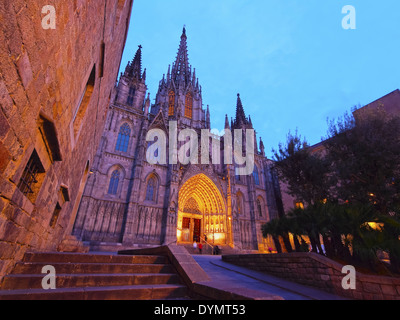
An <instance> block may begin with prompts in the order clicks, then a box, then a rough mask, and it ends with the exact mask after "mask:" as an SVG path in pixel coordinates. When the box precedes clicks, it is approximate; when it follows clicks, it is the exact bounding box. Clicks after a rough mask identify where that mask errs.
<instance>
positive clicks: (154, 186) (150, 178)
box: [144, 171, 160, 203]
mask: <svg viewBox="0 0 400 320" xmlns="http://www.w3.org/2000/svg"><path fill="white" fill-rule="evenodd" d="M145 187H146V189H145V190H146V193H145V198H144V200H145V201H148V202H153V203H157V200H158V191H159V187H160V177H159V176H158V174H157V173H155V172H154V171H153V172H151V173H149V174H148V175H147V177H146V179H145Z"/></svg>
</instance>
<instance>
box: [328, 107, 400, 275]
mask: <svg viewBox="0 0 400 320" xmlns="http://www.w3.org/2000/svg"><path fill="white" fill-rule="evenodd" d="M353 114H354V115H355V116H354V117H352V116H350V115H348V114H346V115H345V116H344V117H343V118H341V119H339V120H338V121H336V122H335V121H331V123H330V125H329V130H328V139H327V140H326V141H325V143H324V145H325V148H326V151H327V155H326V158H327V159H329V161H330V162H331V163H332V174H333V175H334V176H336V177H337V178H338V183H337V184H336V185H335V186H334V187H333V190H334V194H335V196H336V198H337V200H338V201H345V202H346V203H348V204H351V205H355V206H360V205H361V206H362V205H365V204H371V205H372V206H373V209H374V210H376V211H377V213H378V214H379V215H381V216H383V217H388V218H387V219H388V221H387V226H386V227H385V230H384V231H383V232H384V234H385V242H386V243H387V244H388V245H387V246H386V247H387V250H389V254H390V261H391V266H392V269H393V270H394V271H397V272H400V249H399V248H400V241H399V235H400V231H399V228H397V227H395V225H396V221H397V220H398V219H399V217H398V215H399V212H400V210H399V208H400V134H399V133H400V118H399V117H398V116H394V115H390V114H387V113H386V112H385V110H384V109H383V108H381V107H379V108H377V109H371V110H368V109H365V108H363V109H362V110H358V112H353ZM390 215H392V217H391V218H389V216H390ZM357 241H358V240H357V239H356V242H357ZM365 243H366V242H365V241H364V244H365ZM358 254H360V253H358ZM356 255H357V252H356Z"/></svg>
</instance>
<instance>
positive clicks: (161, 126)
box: [73, 28, 281, 251]
mask: <svg viewBox="0 0 400 320" xmlns="http://www.w3.org/2000/svg"><path fill="white" fill-rule="evenodd" d="M210 118H211V110H210V108H209V107H208V106H207V108H206V109H203V100H202V88H201V86H200V84H199V79H198V78H197V77H196V70H195V69H192V67H191V65H190V64H189V61H188V51H187V35H186V30H185V28H184V29H183V33H182V36H181V39H180V44H179V49H178V54H177V57H176V60H175V61H174V63H173V64H172V67H171V66H169V67H168V72H167V75H166V76H165V75H164V76H163V77H162V79H161V81H160V83H159V88H158V92H157V94H156V97H155V103H154V104H151V102H150V94H147V87H146V69H145V70H142V48H141V46H139V49H138V50H137V52H136V55H135V57H134V59H133V60H132V61H131V62H129V63H128V65H127V66H126V69H125V72H123V73H122V74H121V77H120V79H119V82H118V85H117V88H116V95H115V99H113V101H112V103H111V104H110V107H109V112H108V116H107V121H106V124H105V128H104V132H103V135H102V138H101V142H100V145H99V148H98V151H97V154H96V156H95V160H94V162H93V164H92V167H91V170H92V172H93V174H91V175H90V176H89V179H88V182H87V184H86V187H85V191H84V194H83V197H82V201H81V204H80V208H79V211H78V215H77V219H76V221H75V225H74V230H73V234H74V235H75V236H76V237H78V238H79V239H81V240H82V241H86V242H88V243H90V245H91V246H92V248H99V246H100V247H101V246H102V248H105V247H106V246H108V247H109V248H110V246H114V247H115V246H122V247H133V246H149V245H160V244H168V243H171V242H174V241H177V242H178V243H179V244H185V243H193V241H199V240H200V239H201V238H203V237H204V236H206V237H207V239H208V241H209V242H211V243H213V244H218V245H229V246H231V247H235V248H238V249H243V250H261V251H263V250H264V248H265V247H266V245H267V242H266V240H265V239H263V237H262V234H261V225H262V224H264V223H266V222H267V221H268V220H269V219H271V218H274V217H276V216H277V215H278V214H279V208H280V207H281V205H279V203H281V199H280V192H279V183H278V182H277V179H276V176H275V175H274V174H273V172H272V170H271V161H270V160H269V159H267V157H266V156H265V152H264V145H263V143H262V141H261V139H260V142H259V145H258V143H257V139H256V134H255V133H253V136H251V139H253V137H254V144H255V146H254V149H253V150H252V152H254V159H255V161H254V163H255V166H254V171H253V174H251V173H250V174H249V175H237V174H235V168H236V167H237V166H238V164H237V163H236V162H232V163H230V164H229V161H225V160H226V159H225V157H227V155H226V154H225V153H224V141H225V139H228V138H229V137H228V136H227V135H224V136H222V137H220V136H216V135H213V134H210V135H209V136H206V139H205V141H206V142H205V145H206V147H207V146H208V150H207V148H206V149H205V150H206V156H205V159H207V158H208V160H210V159H211V160H212V161H205V162H204V161H197V160H199V159H198V158H199V157H200V153H199V154H196V156H197V155H199V157H196V156H195V157H194V158H196V159H197V160H196V161H192V162H190V163H188V164H183V163H181V162H177V161H175V162H174V161H173V159H174V155H173V153H169V152H166V153H167V155H166V158H168V161H167V162H166V163H160V162H153V161H152V160H151V157H153V156H154V157H160V156H161V155H160V153H162V152H163V150H161V148H160V149H159V148H157V149H151V148H152V146H153V144H152V142H151V141H153V142H154V141H157V138H156V139H155V140H154V139H153V138H151V139H149V138H148V139H146V137H147V136H148V134H149V133H150V132H152V131H154V129H158V130H159V131H162V132H163V133H164V134H165V137H167V138H166V142H167V143H166V148H167V150H169V148H170V147H171V146H172V145H174V143H176V147H178V148H177V149H179V147H183V145H184V143H185V142H187V141H188V139H186V140H184V139H185V138H186V136H184V137H183V140H182V139H179V141H178V142H176V141H177V137H176V136H174V133H173V132H174V131H173V130H172V129H174V128H173V127H176V129H177V131H179V132H182V131H183V130H185V129H188V130H189V131H190V132H192V133H193V132H194V133H195V134H196V137H197V138H196V139H198V140H197V141H196V142H197V145H198V146H200V145H202V143H203V142H204V141H202V140H201V139H200V138H199V137H200V136H201V134H202V132H204V131H206V132H209V130H210ZM225 129H227V130H231V131H232V132H233V131H234V130H235V129H236V130H241V131H240V132H243V136H245V131H244V130H246V129H251V130H253V129H254V128H253V125H252V122H251V119H250V116H249V117H246V116H245V112H244V108H243V105H242V101H241V98H240V96H239V95H238V97H237V105H236V116H235V119H234V120H233V119H232V120H231V121H230V122H229V120H228V116H226V119H225ZM207 130H208V131H207ZM230 138H231V137H230ZM147 140H149V141H150V142H148V141H147ZM215 142H216V143H215ZM245 142H246V137H245V138H244V139H243V140H242V143H243V149H242V150H244V144H245ZM155 143H156V142H154V144H155ZM213 143H215V145H216V146H217V147H213ZM185 150H186V149H185ZM213 150H214V151H215V152H216V154H217V155H216V156H214V154H213ZM218 151H220V152H218ZM191 152H192V151H190V153H191ZM202 153H203V150H202ZM149 155H150V158H149ZM203 155H204V154H202V156H203ZM214 157H215V158H216V159H217V160H216V161H214V160H215V159H214ZM202 159H203V158H202ZM235 163H236V164H235Z"/></svg>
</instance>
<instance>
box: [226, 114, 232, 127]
mask: <svg viewBox="0 0 400 320" xmlns="http://www.w3.org/2000/svg"><path fill="white" fill-rule="evenodd" d="M230 128H231V127H230V126H229V120H228V115H227V114H226V115H225V129H230Z"/></svg>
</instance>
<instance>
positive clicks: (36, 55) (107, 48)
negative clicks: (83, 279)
mask: <svg viewBox="0 0 400 320" xmlns="http://www.w3.org/2000/svg"><path fill="white" fill-rule="evenodd" d="M47 5H51V6H53V7H54V8H55V17H56V24H55V29H45V28H43V26H42V19H43V18H44V17H46V14H43V13H42V8H43V7H44V6H47ZM132 5H133V0H96V1H89V0H79V1H54V0H38V1H25V0H2V1H1V2H0V43H1V46H0V281H1V279H2V277H4V275H5V274H7V273H8V272H10V270H11V269H12V268H13V266H14V265H15V263H16V262H17V261H19V260H21V259H22V257H23V256H24V253H25V252H26V251H27V250H29V251H54V250H57V249H59V248H60V247H62V243H63V240H65V239H67V238H69V236H70V234H71V231H72V228H73V224H74V221H75V216H76V212H77V210H78V206H79V202H80V198H81V196H82V193H83V189H84V185H85V182H86V179H87V176H88V174H89V172H90V168H91V165H92V162H93V157H94V154H95V152H96V148H97V146H98V144H99V140H100V137H101V133H102V130H103V127H104V123H105V120H106V113H107V107H108V105H109V102H110V99H112V97H113V94H114V92H113V89H114V86H115V82H116V80H117V76H118V71H119V66H120V61H121V57H122V52H123V48H124V45H125V41H126V36H127V31H128V26H129V21H130V16H131V11H132ZM69 240H70V239H69ZM64 247H65V246H64ZM0 283H1V282H0Z"/></svg>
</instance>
